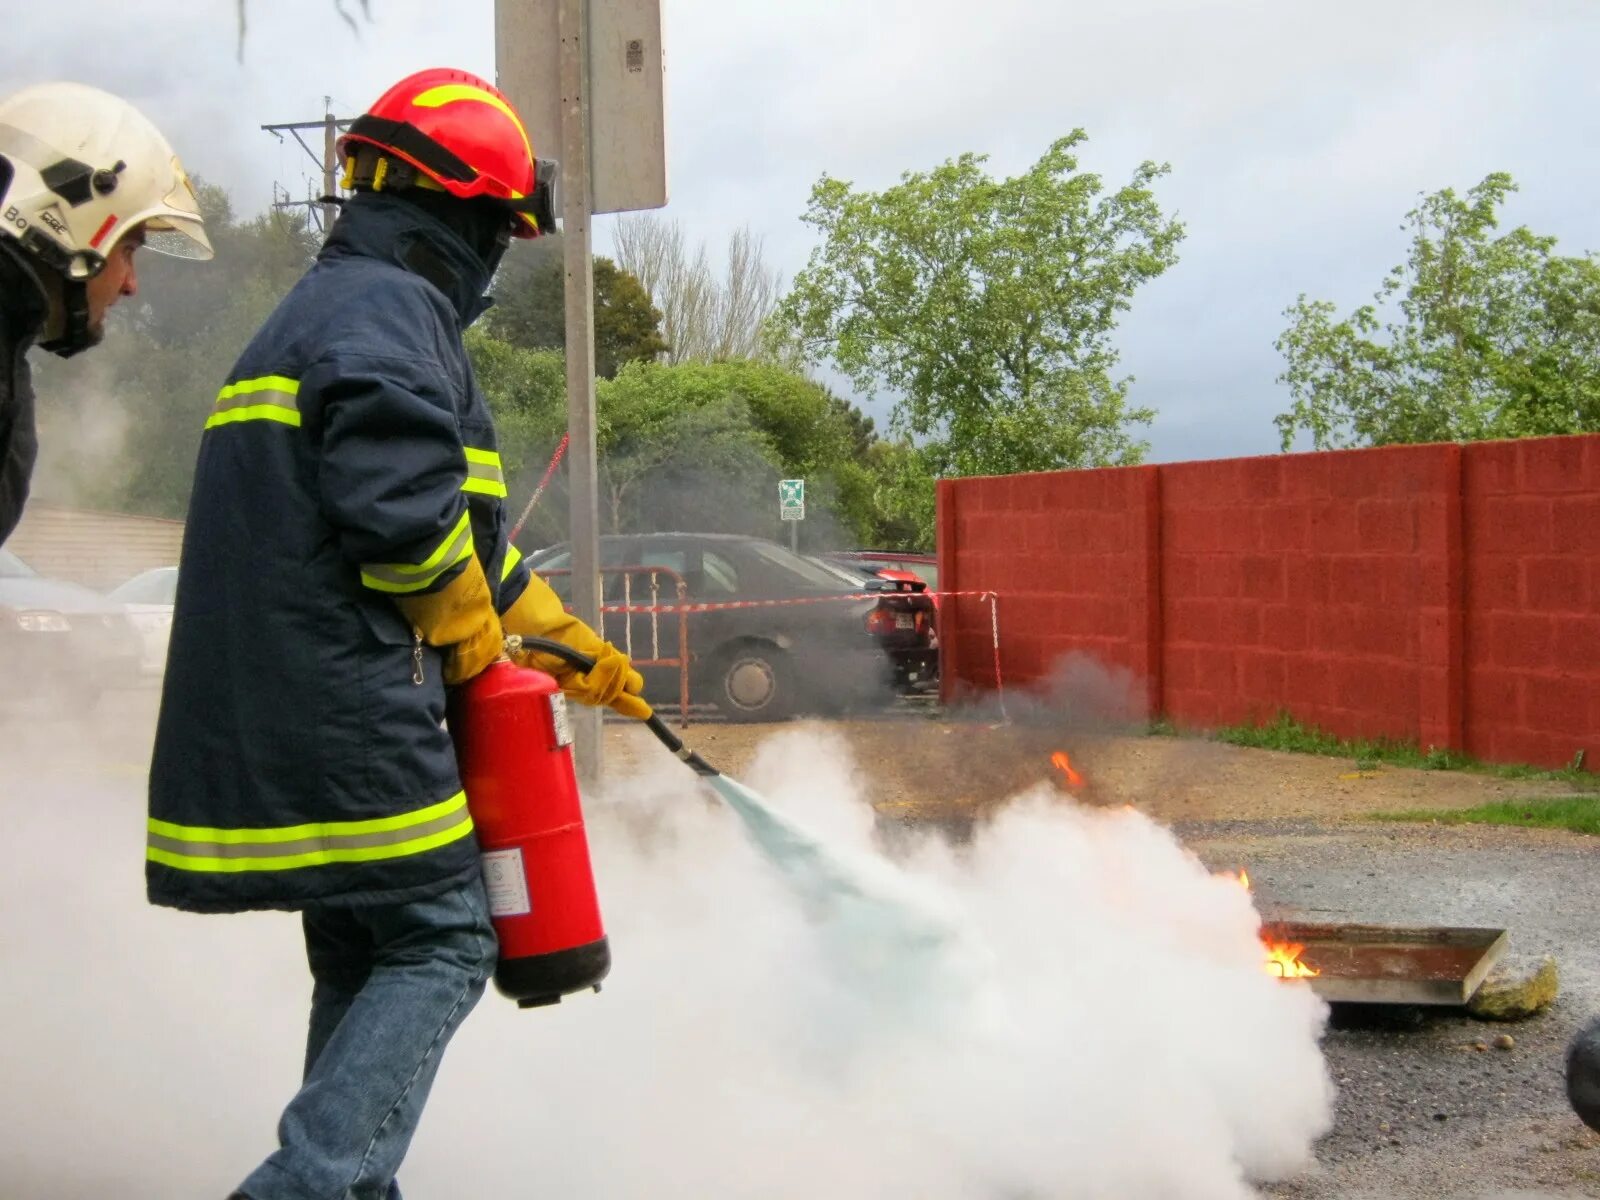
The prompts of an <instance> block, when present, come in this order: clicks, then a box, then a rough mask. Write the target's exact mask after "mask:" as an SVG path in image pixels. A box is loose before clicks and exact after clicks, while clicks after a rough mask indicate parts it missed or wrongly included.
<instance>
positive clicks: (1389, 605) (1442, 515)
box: [939, 437, 1600, 766]
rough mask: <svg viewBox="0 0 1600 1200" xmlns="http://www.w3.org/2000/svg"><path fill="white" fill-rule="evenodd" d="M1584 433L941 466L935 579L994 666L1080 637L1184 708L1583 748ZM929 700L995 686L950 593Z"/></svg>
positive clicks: (1059, 650) (1599, 725)
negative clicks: (1187, 457)
mask: <svg viewBox="0 0 1600 1200" xmlns="http://www.w3.org/2000/svg"><path fill="white" fill-rule="evenodd" d="M1597 551H1600V437H1578V438H1546V439H1537V440H1529V441H1522V442H1492V443H1482V444H1477V445H1470V446H1457V445H1430V446H1404V447H1386V448H1382V449H1372V450H1357V451H1341V452H1334V453H1323V454H1296V455H1281V456H1275V457H1268V458H1252V459H1231V460H1224V461H1219V462H1196V463H1176V464H1170V465H1165V466H1160V467H1134V468H1120V469H1104V470H1090V471H1064V472H1051V473H1043V474H1037V475H1020V476H1011V477H1005V478H992V479H963V480H952V481H946V482H943V483H941V484H940V490H939V554H940V564H941V565H940V571H941V579H942V581H943V584H944V586H945V587H947V588H949V589H951V590H956V589H959V590H963V591H976V592H982V591H992V592H994V593H996V594H997V595H998V596H999V604H1000V612H1001V626H1002V628H1001V663H1000V669H1001V672H1002V675H1003V677H1004V679H1005V680H1006V682H1007V683H1008V684H1016V685H1027V684H1030V683H1037V682H1041V681H1042V680H1044V679H1045V678H1046V677H1047V676H1048V674H1049V672H1050V671H1051V669H1052V667H1053V665H1054V664H1055V663H1056V662H1057V661H1058V660H1059V659H1060V658H1061V657H1062V656H1063V655H1065V654H1067V653H1069V652H1072V651H1082V652H1086V653H1089V654H1091V655H1093V656H1094V657H1095V658H1097V659H1099V660H1100V661H1102V662H1105V663H1108V664H1114V665H1117V666H1122V667H1126V668H1129V669H1130V670H1132V671H1133V672H1134V673H1135V674H1136V675H1137V676H1138V677H1139V678H1141V679H1142V680H1143V681H1144V687H1145V693H1146V698H1147V708H1148V711H1149V713H1150V714H1151V715H1163V716H1166V717H1169V718H1171V719H1173V720H1175V721H1177V722H1178V723H1179V724H1181V725H1185V726H1195V727H1207V726H1216V725H1225V724H1232V723H1236V722H1240V721H1253V720H1265V719H1269V718H1271V717H1272V716H1274V715H1275V714H1276V713H1278V712H1280V711H1288V712H1290V713H1292V714H1293V715H1294V716H1296V717H1297V718H1299V719H1300V720H1301V721H1303V722H1305V723H1307V724H1312V725H1316V726H1319V727H1321V728H1324V729H1327V730H1329V731H1331V732H1333V733H1337V734H1339V735H1341V736H1345V737H1390V738H1398V739H1404V740H1408V741H1415V742H1417V743H1419V744H1421V745H1423V746H1438V747H1444V748H1450V749H1454V750H1464V751H1466V752H1468V753H1471V754H1473V755H1476V756H1478V757H1482V758H1485V759H1489V760H1494V761H1506V762H1531V763H1538V764H1543V765H1551V766H1555V765H1563V764H1565V763H1567V762H1569V761H1571V759H1572V757H1573V755H1574V754H1575V753H1576V752H1577V751H1578V750H1585V751H1586V752H1587V755H1588V757H1589V759H1590V760H1591V762H1592V761H1593V760H1594V759H1595V758H1597V757H1600V553H1597ZM946 603H947V606H948V607H947V613H948V615H947V616H946V617H945V618H944V624H945V641H944V645H945V655H946V659H945V667H944V669H945V688H946V693H947V695H954V694H956V693H958V692H963V691H979V692H982V691H985V690H989V689H992V688H993V686H994V677H995V670H994V663H993V654H992V650H991V647H990V640H991V638H990V628H989V614H988V609H987V607H986V606H985V605H983V604H982V603H981V602H980V601H979V600H977V599H976V598H975V597H964V598H957V599H954V600H952V601H947V602H946Z"/></svg>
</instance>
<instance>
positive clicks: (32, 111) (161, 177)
mask: <svg viewBox="0 0 1600 1200" xmlns="http://www.w3.org/2000/svg"><path fill="white" fill-rule="evenodd" d="M141 225H143V226H144V228H145V230H146V237H145V245H147V246H149V247H150V248H151V249H152V250H156V251H159V252H161V253H163V254H175V255H178V256H180V257H183V258H210V257H211V242H210V241H209V240H208V239H207V237H206V231H205V225H204V224H203V222H202V221H201V217H200V205H199V202H198V200H197V199H196V198H195V194H194V186H193V185H192V184H191V183H190V182H189V176H188V175H187V174H185V173H184V170H183V164H182V163H180V162H179V161H178V156H177V155H176V154H174V153H173V151H172V146H171V145H170V144H168V142H167V139H166V138H164V137H162V136H161V133H160V131H159V130H157V129H156V127H155V126H154V125H152V124H151V123H150V122H149V121H148V120H147V119H146V118H145V117H144V115H143V114H142V113H140V112H139V110H138V109H136V108H134V107H133V106H132V105H131V104H129V103H128V102H127V101H125V100H120V99H118V98H117V97H116V96H112V95H109V94H108V93H106V92H102V91H100V90H99V89H98V88H92V87H85V86H84V85H83V84H81V83H44V84H39V85H38V86H36V87H30V88H24V89H23V90H22V91H20V92H15V93H13V94H12V95H10V96H7V97H6V98H4V99H0V234H3V235H5V236H6V237H10V238H13V239H15V240H16V241H17V242H20V243H21V245H22V248H23V249H24V250H25V251H27V252H28V253H29V254H31V255H32V256H33V257H34V258H35V259H37V260H39V261H40V262H42V263H43V264H44V265H45V266H48V267H50V268H52V269H54V270H55V271H58V272H59V273H60V274H61V275H63V276H65V277H66V279H67V280H68V282H69V283H82V282H83V281H84V280H87V279H91V278H93V277H94V276H95V275H97V274H99V272H100V270H101V268H103V267H104V266H105V263H106V256H107V255H108V254H110V252H111V250H112V248H113V247H114V246H116V244H117V242H118V241H120V240H121V239H122V237H123V235H124V234H126V233H127V232H128V231H129V230H130V229H136V228H138V227H139V226H141Z"/></svg>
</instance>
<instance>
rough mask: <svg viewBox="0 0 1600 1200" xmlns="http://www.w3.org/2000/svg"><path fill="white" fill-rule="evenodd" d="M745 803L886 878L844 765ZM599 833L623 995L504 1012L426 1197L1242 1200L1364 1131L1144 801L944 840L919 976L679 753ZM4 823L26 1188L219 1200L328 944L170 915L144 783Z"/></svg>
mask: <svg viewBox="0 0 1600 1200" xmlns="http://www.w3.org/2000/svg"><path fill="white" fill-rule="evenodd" d="M29 772H36V774H35V775H34V777H33V778H29V777H28V773H29ZM745 781H746V782H748V783H750V784H751V785H753V786H754V787H756V788H758V789H760V790H761V791H762V792H764V793H765V794H767V795H768V796H769V797H770V798H771V799H772V800H773V802H774V803H775V804H776V805H778V806H780V807H781V808H783V809H784V810H786V811H787V812H788V813H790V814H792V815H794V816H796V817H798V818H800V819H802V820H803V821H805V822H806V823H807V824H809V825H810V826H811V828H813V829H815V830H820V831H823V832H825V833H826V834H827V836H828V837H830V838H831V839H834V840H836V841H837V842H838V843H839V844H840V845H841V846H843V847H847V848H849V849H850V851H851V852H852V853H866V852H868V851H869V850H870V847H871V843H872V814H871V810H870V808H869V806H868V805H867V804H866V803H865V801H866V800H868V799H870V783H869V781H867V780H865V779H864V778H863V777H861V776H859V775H858V774H857V773H856V772H855V770H854V768H853V767H852V766H851V764H850V763H849V761H848V757H847V750H846V748H845V746H844V744H843V743H842V742H841V741H838V740H836V739H834V738H833V737H831V736H825V735H819V734H818V733H817V732H815V731H814V730H791V731H786V732H783V733H780V734H777V735H775V736H773V737H772V738H771V739H770V740H769V741H768V743H767V744H766V745H765V746H764V748H763V750H762V752H761V754H760V755H759V757H758V760H757V762H756V763H755V765H754V767H753V768H752V770H751V771H750V772H749V773H748V777H747V779H746V780H745ZM592 807H593V808H594V810H595V818H594V820H593V822H592V840H593V843H594V846H595V854H596V868H597V872H598V875H599V879H600V884H601V889H602V899H603V902H604V907H605V910H606V914H607V918H608V925H609V931H610V934H611V938H612V943H613V953H614V956H615V960H616V965H615V967H614V969H613V973H612V976H611V978H610V979H609V980H608V981H607V983H606V985H605V989H604V991H603V993H602V994H601V995H599V996H591V995H587V994H585V995H581V996H575V997H572V998H569V999H568V1000H567V1001H566V1002H565V1003H563V1004H562V1005H560V1006H559V1007H557V1008H553V1009H544V1010H534V1011H530V1012H523V1011H519V1010H517V1009H516V1008H515V1007H514V1006H513V1005H511V1004H510V1003H509V1002H508V1001H506V1000H505V999H503V998H501V997H499V996H498V995H496V994H493V993H491V994H490V995H488V996H486V997H485V998H484V1000H483V1002H482V1004H481V1005H480V1007H479V1009H478V1011H477V1012H476V1013H475V1014H474V1015H473V1017H472V1018H471V1019H469V1021H468V1022H467V1024H466V1025H465V1026H464V1027H463V1029H462V1031H461V1033H460V1034H459V1035H458V1037H457V1040H456V1042H455V1044H454V1045H453V1046H452V1048H451V1050H450V1052H449V1054H448V1055H447V1056H446V1059H445V1062H444V1066H443V1070H442V1072H441V1076H440V1079H439V1082H438V1084H437V1085H436V1087H435V1089H434V1093H433V1099H432V1101H431V1103H430V1106H429V1111H428V1113H427V1116H426V1117H425V1119H424V1122H423V1126H422V1130H421V1133H420V1135H419V1137H418V1139H417V1141H416V1143H415V1145H414V1146H413V1149H412V1153H411V1156H410V1159H409V1160H408V1162H407V1165H406V1168H405V1170H404V1172H403V1173H402V1176H401V1182H402V1185H403V1186H404V1187H405V1188H406V1191H407V1194H408V1195H414V1196H418V1197H426V1196H439V1197H455V1196H469V1195H472V1196H503V1197H507V1198H508V1200H510V1198H513V1197H516V1198H520V1197H533V1196H559V1195H573V1196H592V1197H603V1198H605V1200H635V1198H639V1200H644V1198H646V1197H648V1198H649V1200H678V1198H683V1200H689V1198H691V1197H692V1198H695V1200H703V1198H706V1197H715V1198H717V1200H739V1198H744V1197H749V1198H752V1200H754V1198H756V1197H760V1198H762V1200H773V1198H777V1200H784V1198H788V1197H794V1198H796V1200H799V1198H801V1197H805V1198H807V1200H809V1198H811V1197H816V1196H824V1195H825V1196H830V1197H834V1198H836V1200H880V1198H882V1197H885V1196H915V1197H918V1198H919V1200H957V1198H960V1200H972V1198H979V1200H988V1198H992V1200H1031V1198H1034V1197H1039V1198H1041V1200H1042V1198H1045V1197H1048V1198H1050V1200H1058V1198H1066V1200H1112V1198H1116V1200H1141V1198H1145V1197H1148V1198H1150V1200H1157V1198H1162V1197H1173V1196H1182V1197H1184V1200H1244V1198H1246V1197H1249V1196H1251V1195H1253V1192H1252V1189H1251V1186H1250V1181H1252V1180H1266V1179H1269V1178H1273V1177H1280V1176H1283V1175H1285V1174H1288V1173H1292V1172H1295V1171H1297V1170H1298V1169H1300V1168H1301V1167H1303V1166H1304V1165H1305V1164H1306V1163H1307V1162H1308V1161H1309V1156H1310V1147H1311V1144H1312V1142H1313V1140H1314V1139H1315V1138H1316V1137H1317V1136H1318V1135H1319V1134H1321V1133H1322V1132H1324V1131H1325V1130H1326V1129H1327V1128H1328V1126H1329V1123H1330V1121H1331V1098H1332V1088H1331V1084H1330V1082H1329V1080H1328V1077H1327V1073H1326V1071H1325V1069H1324V1066H1323V1062H1322V1058H1321V1055H1320V1052H1319V1049H1318V1044H1317V1043H1318V1037H1319V1035H1320V1033H1321V1029H1322V1024H1323V1019H1324V1010H1323V1006H1322V1005H1321V1004H1320V1003H1319V1002H1318V1001H1317V1000H1316V999H1315V998H1314V997H1313V996H1312V995H1311V994H1310V993H1309V991H1308V990H1306V989H1305V988H1302V987H1298V986H1295V985H1286V984H1283V983H1280V982H1278V981H1275V980H1273V979H1271V978H1269V977H1268V976H1267V975H1266V974H1265V973H1264V972H1263V971H1262V968H1261V962H1260V950H1259V944H1258V942H1257V929H1258V921H1257V918H1256V915H1255V913H1254V912H1253V910H1252V908H1251V905H1250V901H1249V897H1248V895H1247V894H1246V893H1245V892H1244V891H1243V889H1241V888H1240V887H1239V886H1238V885H1237V884H1235V883H1233V882H1231V881H1229V880H1227V879H1219V878H1214V877H1213V876H1211V875H1210V874H1209V873H1208V872H1207V871H1206V869H1205V868H1204V867H1203V866H1202V865H1201V864H1200V863H1199V862H1198V861H1197V860H1196V859H1195V858H1193V857H1192V856H1191V855H1189V854H1187V853H1186V852H1185V851H1184V850H1182V849H1181V848H1180V847H1179V845H1178V844H1177V843H1176V841H1175V840H1174V839H1173V838H1172V837H1171V835H1170V834H1169V833H1168V832H1167V831H1165V830H1164V829H1162V828H1160V827H1158V826H1157V825H1155V824H1153V823H1152V822H1150V821H1149V820H1147V819H1146V818H1144V817H1142V816H1140V815H1138V814H1137V813H1135V812H1133V811H1131V810H1122V809H1115V810H1091V809H1086V808H1079V807H1075V806H1070V805H1067V804H1065V803H1064V802H1063V801H1062V800H1061V798H1060V797H1059V796H1057V795H1055V794H1054V793H1047V792H1045V791H1042V790H1041V791H1040V792H1038V793H1035V794H1031V795H1024V796H1022V797H1019V798H1018V799H1017V800H1016V801H1015V802H1014V803H1013V804H1012V805H1010V806H1009V807H1008V808H1007V809H1006V810H1005V811H1004V812H1003V813H1002V814H1001V815H1000V816H999V817H998V818H997V819H996V820H994V821H993V822H991V823H988V824H986V825H984V826H983V827H982V828H981V829H980V830H979V832H978V834H977V836H976V838H975V840H974V841H973V842H972V844H970V845H967V846H964V847H962V848H961V849H959V850H954V849H951V848H949V847H948V846H946V845H945V844H943V843H941V842H937V841H933V840H929V841H927V842H915V843H913V844H912V845H911V846H910V847H909V848H908V849H907V851H906V853H907V854H908V856H909V857H908V858H907V859H906V862H905V867H906V869H907V871H908V872H909V874H910V876H911V878H910V880H909V881H908V882H907V883H906V887H907V888H908V889H910V892H911V893H912V894H914V895H917V896H920V897H923V898H927V899H928V902H929V903H930V904H932V905H933V906H934V907H935V908H937V909H938V910H939V911H941V912H944V913H954V914H956V915H957V919H958V923H959V925H960V927H961V928H962V929H963V930H964V931H965V938H964V940H963V942H962V944H961V945H960V946H959V947H956V948H955V949H954V950H953V951H952V952H951V953H949V954H947V955H944V956H943V957H940V958H939V959H937V960H936V961H931V962H929V961H924V962H920V963H918V964H917V967H918V970H917V972H916V973H914V974H913V973H910V972H903V971H901V970H900V969H899V967H900V964H899V963H898V961H897V960H896V959H895V958H894V957H893V956H892V955H890V956H887V957H886V956H885V955H883V954H880V953H878V952H877V951H878V949H880V943H878V942H876V941H874V940H873V939H872V938H871V936H870V935H864V934H862V933H861V932H860V929H859V928H858V927H857V926H855V925H852V924H849V923H842V922H840V921H838V920H830V919H828V917H827V914H825V913H819V912H818V910H817V909H816V907H815V906H814V905H812V906H808V905H807V904H806V903H805V902H804V900H803V898H801V897H798V896H797V894H796V893H795V892H794V891H793V890H791V889H790V888H789V887H788V885H787V884H786V883H785V880H784V877H783V876H782V874H781V873H780V872H778V871H775V870H774V869H773V867H772V865H771V864H770V863H769V862H768V861H766V860H765V859H764V858H763V857H762V856H761V855H760V854H759V853H758V852H757V851H756V849H755V848H754V846H753V845H752V844H751V842H750V841H749V840H748V839H747V837H746V836H745V834H744V832H743V829H742V827H741V826H740V824H739V823H738V821H737V819H736V818H735V817H734V816H733V815H732V814H731V813H730V812H729V810H728V809H727V808H725V807H723V806H721V805H719V804H716V803H713V802H711V801H710V800H709V799H708V798H707V797H706V796H705V795H704V794H703V793H701V792H700V791H699V790H697V786H696V784H695V782H694V779H693V777H692V776H691V775H690V774H689V773H688V772H687V771H685V770H684V769H683V768H682V767H681V766H680V765H679V764H677V763H676V762H674V761H673V760H672V759H670V758H669V757H667V756H666V755H665V753H662V754H661V755H660V760H659V765H657V766H653V767H651V768H650V769H649V770H647V771H646V772H645V773H644V774H643V775H642V776H641V777H639V778H635V779H629V780H616V781H614V782H613V783H612V785H611V786H610V788H609V789H608V795H607V798H606V802H605V803H603V804H599V803H597V804H595V805H593V806H592ZM0 816H3V821H4V824H3V827H4V828H5V829H6V830H7V831H8V832H7V837H6V841H5V845H6V859H7V862H6V865H5V869H4V871H3V872H0V910H3V911H4V912H6V913H7V914H8V921H7V925H8V929H7V932H6V934H5V942H4V949H3V957H0V973H3V977H4V979H5V981H6V983H5V987H4V989H3V990H0V1022H3V1025H0V1027H3V1028H5V1029H6V1030H7V1035H8V1038H9V1041H10V1046H9V1050H8V1054H7V1056H6V1058H7V1067H6V1072H5V1076H6V1078H5V1086H4V1088H3V1089H0V1128H3V1129H4V1130H5V1131H6V1133H5V1137H4V1139H3V1143H0V1195H3V1196H4V1197H6V1198H7V1200H78V1198H79V1197H84V1198H87V1197H97V1198H98V1197H103V1196H106V1195H115V1196H117V1197H118V1198H119V1200H157V1198H160V1200H173V1198H175V1197H207V1196H209V1197H217V1198H220V1197H221V1196H223V1195H225V1194H226V1193H227V1192H228V1190H229V1189H230V1188H231V1187H232V1186H233V1185H234V1184H235V1183H236V1182H237V1181H238V1180H239V1179H240V1178H242V1177H243V1176H244V1175H245V1174H246V1173H247V1172H248V1171H249V1170H250V1169H251V1168H252V1167H253V1166H254V1164H255V1163H256V1162H257V1161H258V1160H259V1159H260V1158H261V1157H263V1156H264V1155H265V1154H266V1153H267V1152H268V1151H269V1150H270V1149H271V1148H272V1144H273V1143H272V1138H273V1128H274V1124H275V1120H276V1116H277V1113H278V1110H279V1108H280V1107H281V1105H282V1103H283V1102H284V1100H286V1099H287V1098H288V1096H289V1095H290V1094H291V1093H292V1091H293V1089H294V1086H295V1083H296V1080H297V1078H298V1074H299V1069H300V1053H301V1039H302V1037H303V1031H304V1021H305V1006H306V1004H307V1002H308V998H309V990H310V989H309V983H308V981H307V979H306V977H305V973H304V967H303V966H302V964H301V950H300V944H299V928H298V922H296V921H295V920H294V919H293V918H291V917H286V916H284V915H282V914H262V915H259V916H256V915H252V916H247V917H233V918H219V917H192V916H184V915H178V914H174V913H169V912H163V911H156V910H152V909H150V908H148V907H146V906H145V904H144V901H143V897H142V884H141V877H140V868H141V861H140V860H141V846H142V843H143V837H142V826H143V803H142V780H141V779H140V778H139V777H138V775H137V774H136V773H124V774H121V775H118V774H111V773H108V772H107V771H106V770H105V768H104V767H103V765H94V764H92V763H90V764H85V765H83V767H82V769H80V770H78V771H77V772H76V773H75V774H71V775H66V774H63V773H62V769H61V768H60V767H59V766H58V767H55V768H52V769H51V770H50V771H49V772H48V773H45V772H43V769H41V768H28V769H26V770H25V771H23V772H22V773H21V774H20V776H19V773H18V772H17V771H15V770H14V771H11V772H9V773H8V774H7V776H6V785H5V788H4V795H3V800H0ZM920 902H921V901H920V900H919V901H918V903H920Z"/></svg>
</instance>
